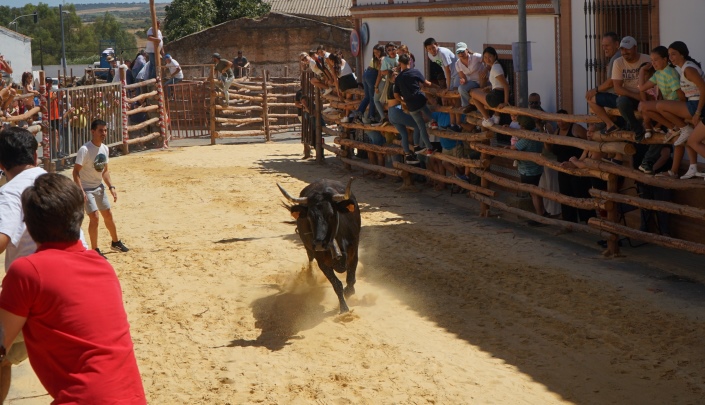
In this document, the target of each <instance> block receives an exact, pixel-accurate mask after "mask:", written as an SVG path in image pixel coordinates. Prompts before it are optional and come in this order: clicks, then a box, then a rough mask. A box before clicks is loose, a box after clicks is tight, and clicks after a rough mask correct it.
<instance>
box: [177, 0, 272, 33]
mask: <svg viewBox="0 0 705 405" xmlns="http://www.w3.org/2000/svg"><path fill="white" fill-rule="evenodd" d="M271 8H272V6H271V5H269V4H267V3H265V2H264V1H262V0H173V1H172V2H171V5H169V6H167V7H166V19H165V22H164V34H165V36H166V37H167V38H168V40H170V41H171V40H175V39H179V38H181V37H184V36H186V35H189V34H193V33H194V32H199V31H202V30H204V29H206V28H210V27H212V26H214V25H217V24H220V23H224V22H226V21H230V20H235V19H238V18H243V17H249V18H257V17H261V16H263V15H265V14H267V13H269V11H270V10H271Z"/></svg>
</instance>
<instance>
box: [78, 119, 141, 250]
mask: <svg viewBox="0 0 705 405" xmlns="http://www.w3.org/2000/svg"><path fill="white" fill-rule="evenodd" d="M107 135H108V128H107V124H106V123H105V121H102V120H95V121H93V122H92V123H91V140H90V141H89V142H86V143H85V144H84V145H83V146H81V148H80V149H79V150H78V153H77V154H76V164H75V165H74V167H73V180H74V181H75V182H76V184H78V186H79V187H81V189H82V190H83V195H84V199H85V201H86V203H85V205H86V213H87V214H88V219H89V223H88V236H89V238H90V242H91V249H93V250H95V251H96V252H98V254H100V255H101V256H103V257H105V256H104V255H103V253H102V252H101V251H100V249H99V248H98V224H99V221H100V219H99V216H98V213H99V212H100V215H101V216H102V217H103V221H104V222H105V227H106V228H108V232H110V237H111V238H112V243H111V245H110V249H111V250H114V251H117V252H127V251H129V250H130V249H128V248H127V246H125V245H124V244H123V243H122V241H121V240H120V239H119V238H118V236H117V229H116V227H115V222H114V220H113V214H112V212H111V211H110V201H109V200H108V195H107V193H106V191H105V187H106V186H107V187H108V191H110V194H112V197H113V202H116V201H117V190H116V188H115V186H114V185H113V182H112V179H111V177H110V171H109V170H108V161H109V159H108V155H109V151H108V146H107V145H105V144H104V143H103V141H104V140H105V137H106V136H107ZM103 182H105V185H103Z"/></svg>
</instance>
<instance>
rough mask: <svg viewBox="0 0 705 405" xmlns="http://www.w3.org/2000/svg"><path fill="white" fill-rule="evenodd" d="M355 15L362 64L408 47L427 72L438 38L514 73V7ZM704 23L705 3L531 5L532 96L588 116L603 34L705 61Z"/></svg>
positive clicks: (361, 10) (365, 3)
mask: <svg viewBox="0 0 705 405" xmlns="http://www.w3.org/2000/svg"><path fill="white" fill-rule="evenodd" d="M351 13H352V16H353V18H354V19H355V24H356V29H357V30H358V32H359V31H360V29H361V28H362V25H363V24H367V28H368V31H369V41H368V43H367V45H366V46H364V47H363V52H361V60H360V61H359V63H360V66H366V65H367V63H369V60H370V58H371V57H372V46H373V45H376V44H378V43H386V42H390V41H398V42H402V43H404V44H406V45H407V46H408V47H409V50H410V51H411V53H413V54H414V55H415V56H416V61H417V67H418V68H419V69H420V70H421V71H422V72H424V70H425V67H424V65H423V64H420V63H419V61H422V60H424V59H425V54H426V53H425V51H424V49H423V41H424V40H425V39H426V38H428V37H433V38H435V39H436V41H438V43H439V44H440V45H441V46H446V47H448V48H451V49H453V48H454V45H455V43H456V42H465V43H467V44H468V46H469V47H470V48H471V49H472V50H473V51H475V52H480V53H481V52H482V50H483V48H484V47H486V46H493V47H495V49H497V51H498V53H499V54H500V59H504V61H503V64H504V65H505V71H509V72H513V65H512V63H511V44H512V43H513V42H516V41H518V38H519V31H518V18H517V2H515V1H497V0H469V1H468V0H466V1H461V0H445V1H433V0H404V1H403V2H402V1H400V0H353V7H352V8H351ZM704 22H705V1H703V0H677V1H675V0H671V1H669V2H666V1H662V0H627V1H619V2H616V1H613V0H527V38H528V41H529V42H531V61H532V70H531V71H530V72H529V73H528V76H529V92H530V93H531V92H536V93H539V94H540V95H541V99H542V104H543V107H544V109H546V110H547V111H555V110H556V109H558V108H565V109H567V110H568V111H570V112H574V113H586V112H587V104H586V102H585V98H584V95H585V91H586V90H587V89H588V88H591V87H594V82H595V80H600V78H596V73H595V72H596V71H599V72H602V71H604V67H601V65H600V63H602V61H601V59H602V57H601V51H600V37H601V34H603V33H604V32H608V31H615V32H617V33H618V34H619V35H621V36H626V35H631V36H633V37H635V38H636V39H637V41H638V42H639V47H640V50H641V51H642V52H643V53H648V51H649V50H650V49H652V48H653V47H655V46H657V45H665V46H668V44H670V43H671V42H673V41H676V40H681V41H683V42H685V43H686V44H687V45H688V47H689V49H690V54H691V56H692V57H694V58H695V59H696V60H698V61H703V62H705V41H702V32H703V31H702V28H700V27H701V25H700V24H703V23H704ZM507 67H508V68H507ZM510 82H512V83H514V78H512V77H510Z"/></svg>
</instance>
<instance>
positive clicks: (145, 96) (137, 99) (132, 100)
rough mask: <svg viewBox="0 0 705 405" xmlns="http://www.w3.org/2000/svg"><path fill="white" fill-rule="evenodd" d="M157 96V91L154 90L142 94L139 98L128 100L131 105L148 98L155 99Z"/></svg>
mask: <svg viewBox="0 0 705 405" xmlns="http://www.w3.org/2000/svg"><path fill="white" fill-rule="evenodd" d="M156 95H157V91H156V90H154V91H150V92H149V93H142V94H140V95H139V96H137V97H133V98H128V99H127V102H128V103H130V104H132V103H135V102H137V101H142V100H144V99H147V98H152V97H154V96H156Z"/></svg>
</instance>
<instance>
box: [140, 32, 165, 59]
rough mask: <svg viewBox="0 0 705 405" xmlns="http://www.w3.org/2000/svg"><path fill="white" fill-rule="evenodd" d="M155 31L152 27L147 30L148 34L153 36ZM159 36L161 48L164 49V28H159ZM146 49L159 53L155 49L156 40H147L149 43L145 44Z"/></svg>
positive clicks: (148, 51) (146, 50) (149, 51)
mask: <svg viewBox="0 0 705 405" xmlns="http://www.w3.org/2000/svg"><path fill="white" fill-rule="evenodd" d="M153 33H154V31H153V30H152V28H151V27H150V28H149V29H148V30H147V36H148V37H149V36H153ZM157 38H159V49H160V50H161V49H162V46H164V41H163V40H162V39H163V38H164V37H163V36H162V30H157ZM144 51H145V52H147V53H157V52H155V51H154V42H152V41H150V40H147V45H145V46H144Z"/></svg>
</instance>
